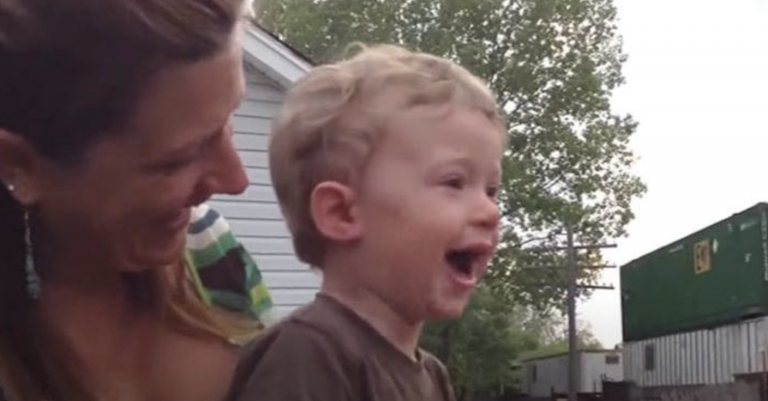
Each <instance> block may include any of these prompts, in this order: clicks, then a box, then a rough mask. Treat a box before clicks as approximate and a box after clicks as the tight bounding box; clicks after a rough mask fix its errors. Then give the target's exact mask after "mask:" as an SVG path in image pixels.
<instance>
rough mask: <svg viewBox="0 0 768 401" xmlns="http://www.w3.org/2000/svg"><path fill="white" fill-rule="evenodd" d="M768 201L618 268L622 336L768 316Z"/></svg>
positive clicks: (630, 337) (647, 335)
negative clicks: (619, 273)
mask: <svg viewBox="0 0 768 401" xmlns="http://www.w3.org/2000/svg"><path fill="white" fill-rule="evenodd" d="M767 213H768V204H766V203H760V204H757V205H756V206H753V207H751V208H749V209H747V210H745V211H743V212H741V213H738V214H735V215H733V216H731V217H729V218H727V219H725V220H723V221H720V222H718V223H715V224H713V225H711V226H709V227H707V228H705V229H703V230H701V231H698V232H696V233H694V234H691V235H689V236H687V237H685V238H682V239H680V240H679V241H676V242H674V243H672V244H670V245H667V246H665V247H663V248H661V249H658V250H656V251H654V252H651V253H649V254H646V255H644V256H642V257H640V258H638V259H636V260H634V261H632V262H630V263H628V264H626V265H624V266H622V267H621V289H622V291H621V298H622V300H621V303H622V315H623V317H622V320H623V322H622V323H623V329H624V341H637V340H642V339H645V338H652V337H658V336H662V335H666V334H671V333H678V332H684V331H690V330H696V329H701V328H706V327H715V326H719V325H722V324H727V323H732V322H736V321H739V320H742V319H746V318H750V317H755V316H762V315H768V216H767V215H766V214H767Z"/></svg>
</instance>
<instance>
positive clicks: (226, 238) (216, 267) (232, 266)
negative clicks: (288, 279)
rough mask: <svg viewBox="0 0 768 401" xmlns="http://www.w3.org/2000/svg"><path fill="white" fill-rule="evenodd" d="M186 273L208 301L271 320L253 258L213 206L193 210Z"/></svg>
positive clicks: (265, 321) (269, 302)
mask: <svg viewBox="0 0 768 401" xmlns="http://www.w3.org/2000/svg"><path fill="white" fill-rule="evenodd" d="M186 259H187V266H188V267H189V268H188V274H189V276H190V279H191V280H192V282H193V283H194V284H195V287H196V288H197V291H198V293H199V294H200V296H201V297H202V299H203V302H205V303H206V304H208V305H212V306H218V307H221V308H224V309H228V310H231V311H234V312H239V313H244V314H246V315H248V316H250V317H252V318H255V319H258V320H259V321H260V322H261V323H262V324H264V325H265V326H269V325H271V324H272V323H274V319H273V307H272V306H273V304H272V298H271V296H270V294H269V290H268V289H267V285H266V284H265V283H264V280H263V279H262V276H261V271H260V270H259V268H258V266H257V265H256V262H255V261H254V260H253V258H252V257H251V255H250V254H249V253H248V251H247V250H246V249H245V248H244V247H243V245H242V244H240V243H239V242H237V240H236V239H235V237H234V235H233V234H232V231H231V230H230V227H229V224H228V223H227V222H226V220H224V218H223V217H222V216H221V215H220V214H219V213H218V212H216V211H215V210H213V209H211V208H210V207H209V206H207V205H201V206H198V207H196V208H194V209H193V210H192V217H191V220H190V225H189V228H188V230H187V251H186Z"/></svg>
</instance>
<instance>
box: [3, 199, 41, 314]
mask: <svg viewBox="0 0 768 401" xmlns="http://www.w3.org/2000/svg"><path fill="white" fill-rule="evenodd" d="M7 187H8V192H10V193H14V192H15V191H16V186H15V185H13V184H8V185H7ZM24 253H25V258H24V272H25V273H26V279H27V294H29V297H30V298H32V299H35V300H36V299H38V298H40V287H41V285H40V276H39V275H38V274H37V269H36V268H35V248H34V246H33V244H32V227H31V225H30V224H29V210H27V209H24Z"/></svg>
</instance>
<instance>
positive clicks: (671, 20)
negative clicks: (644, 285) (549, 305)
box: [579, 0, 768, 347]
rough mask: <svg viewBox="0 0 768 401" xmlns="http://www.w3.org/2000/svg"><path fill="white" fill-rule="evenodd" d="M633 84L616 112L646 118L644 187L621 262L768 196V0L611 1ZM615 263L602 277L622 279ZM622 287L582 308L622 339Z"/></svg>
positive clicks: (637, 145) (638, 137)
mask: <svg viewBox="0 0 768 401" xmlns="http://www.w3.org/2000/svg"><path fill="white" fill-rule="evenodd" d="M615 4H616V5H617V7H618V10H619V18H620V21H619V28H620V31H621V34H622V35H623V37H624V49H625V52H626V53H628V55H629V61H628V62H627V63H626V65H625V68H624V72H625V76H626V78H627V84H626V85H624V86H623V87H622V88H620V90H619V91H617V92H616V95H615V97H614V105H615V107H616V109H617V110H620V111H623V112H629V113H631V114H632V115H633V116H634V117H635V119H636V120H637V121H638V122H639V123H640V126H639V128H638V131H637V132H636V134H635V138H634V140H633V142H632V148H633V149H634V151H635V152H636V154H637V155H638V156H639V157H640V158H641V160H640V162H639V163H638V164H637V166H636V169H635V172H636V173H637V174H639V175H640V176H641V177H642V178H643V180H645V182H646V184H647V185H648V193H647V194H646V195H645V197H643V198H642V199H640V200H638V201H637V202H635V203H634V210H635V211H636V219H635V221H634V222H633V223H632V224H631V225H630V227H629V236H628V238H625V239H621V240H619V241H617V243H618V245H619V248H618V249H616V250H611V251H608V252H609V253H608V256H609V258H610V259H611V260H612V261H613V262H616V263H618V264H622V263H626V262H628V261H630V260H632V259H635V258H636V257H638V256H641V255H642V254H644V253H647V252H650V251H652V250H654V249H656V248H658V247H661V246H664V245H666V244H668V243H670V242H672V241H674V240H676V239H678V238H680V237H683V236H685V235H687V234H689V233H691V232H693V231H696V230H698V229H700V228H703V227H705V226H707V225H709V224H711V223H714V222H715V221H717V220H720V219H723V218H725V217H728V216H729V215H731V214H733V213H736V212H739V211H741V210H743V209H746V208H748V207H750V206H752V205H754V204H755V203H758V202H761V201H766V202H768V0H615ZM618 281H619V280H618V271H606V272H605V273H604V282H606V283H608V284H614V285H616V286H617V289H618V284H619V283H618ZM619 295H620V294H619V291H598V293H596V294H595V295H594V296H593V297H592V298H591V299H590V300H589V301H587V302H586V303H585V304H582V305H580V311H579V315H580V318H581V319H584V320H586V321H587V322H589V324H590V325H591V326H592V329H593V331H594V332H595V334H596V335H597V336H598V338H599V339H600V340H601V341H602V342H603V344H604V345H606V346H609V347H612V346H613V345H615V344H616V343H619V342H621V310H620V302H619Z"/></svg>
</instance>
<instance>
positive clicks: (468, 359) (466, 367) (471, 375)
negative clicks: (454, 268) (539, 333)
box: [421, 286, 539, 400]
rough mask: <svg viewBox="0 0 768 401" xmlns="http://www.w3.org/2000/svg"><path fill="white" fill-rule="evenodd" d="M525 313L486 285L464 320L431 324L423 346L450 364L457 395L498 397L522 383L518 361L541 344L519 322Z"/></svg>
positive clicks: (479, 292)
mask: <svg viewBox="0 0 768 401" xmlns="http://www.w3.org/2000/svg"><path fill="white" fill-rule="evenodd" d="M522 317H523V316H515V315H514V314H510V308H509V307H508V305H507V304H506V302H505V301H504V299H503V298H501V297H498V296H495V294H493V292H492V290H491V289H490V288H488V287H485V286H481V287H479V288H478V290H477V292H476V293H475V295H474V297H473V298H472V301H471V302H470V304H469V305H468V307H467V310H466V312H465V314H464V318H463V319H460V320H458V321H453V322H442V323H436V324H431V325H428V326H427V327H426V328H425V330H424V335H423V336H422V343H421V345H422V347H424V348H425V349H427V350H429V351H431V352H432V353H434V354H435V355H436V356H437V357H438V358H439V359H441V360H442V361H443V362H445V363H446V365H447V366H448V369H449V371H450V374H451V378H452V381H453V385H454V388H455V389H456V393H457V398H458V399H460V400H462V399H467V398H470V397H472V396H475V395H483V396H498V395H501V393H502V392H503V391H505V390H508V389H513V388H516V387H517V384H518V383H516V381H515V379H516V377H515V375H514V370H513V363H514V362H515V360H516V359H517V358H518V357H519V356H520V354H521V353H523V352H525V351H529V350H532V349H536V348H537V347H538V346H539V339H538V338H537V337H536V335H535V334H534V333H531V332H526V331H525V329H524V327H523V326H522V325H521V324H520V321H521V320H519V319H520V318H522Z"/></svg>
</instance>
